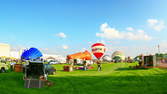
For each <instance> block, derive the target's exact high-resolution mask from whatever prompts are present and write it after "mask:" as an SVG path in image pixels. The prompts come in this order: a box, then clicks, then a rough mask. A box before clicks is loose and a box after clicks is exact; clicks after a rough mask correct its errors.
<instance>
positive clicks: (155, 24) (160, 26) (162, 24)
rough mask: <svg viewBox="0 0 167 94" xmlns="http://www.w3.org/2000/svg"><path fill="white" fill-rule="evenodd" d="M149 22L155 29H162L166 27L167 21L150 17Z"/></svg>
mask: <svg viewBox="0 0 167 94" xmlns="http://www.w3.org/2000/svg"><path fill="white" fill-rule="evenodd" d="M147 23H148V25H149V27H150V28H152V29H153V30H155V31H162V30H163V29H164V28H165V22H164V21H162V20H157V19H148V20H147Z"/></svg>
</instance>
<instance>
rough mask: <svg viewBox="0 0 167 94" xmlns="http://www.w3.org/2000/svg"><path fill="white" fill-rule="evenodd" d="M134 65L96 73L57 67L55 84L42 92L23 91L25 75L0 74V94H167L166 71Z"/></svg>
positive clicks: (107, 66)
mask: <svg viewBox="0 0 167 94" xmlns="http://www.w3.org/2000/svg"><path fill="white" fill-rule="evenodd" d="M133 65H135V63H132V64H128V63H116V64H115V63H112V64H103V66H102V68H103V70H102V71H101V72H98V71H97V70H96V69H97V67H96V65H94V69H91V70H88V71H83V70H77V71H73V72H64V71H62V70H63V66H64V65H54V66H55V67H56V69H57V74H56V75H53V76H49V80H50V81H52V82H53V83H54V85H53V86H51V87H44V88H41V89H36V88H34V89H27V88H24V81H23V79H22V77H23V74H22V73H15V72H11V73H3V74H0V94H167V69H159V68H151V69H131V68H129V66H133Z"/></svg>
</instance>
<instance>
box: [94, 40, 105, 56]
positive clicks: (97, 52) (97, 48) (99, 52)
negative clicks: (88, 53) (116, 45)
mask: <svg viewBox="0 0 167 94" xmlns="http://www.w3.org/2000/svg"><path fill="white" fill-rule="evenodd" d="M105 51H106V48H105V45H104V44H102V43H95V44H93V45H92V53H93V54H94V56H95V57H96V58H97V59H100V58H101V57H102V56H103V55H104V53H105Z"/></svg>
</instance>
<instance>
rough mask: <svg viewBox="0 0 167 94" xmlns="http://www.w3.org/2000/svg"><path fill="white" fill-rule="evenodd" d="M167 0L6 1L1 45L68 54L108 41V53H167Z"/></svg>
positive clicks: (1, 10)
mask: <svg viewBox="0 0 167 94" xmlns="http://www.w3.org/2000/svg"><path fill="white" fill-rule="evenodd" d="M166 5H167V0H1V1H0V43H8V44H10V45H11V46H12V49H13V50H16V49H20V48H29V47H36V48H39V49H41V51H42V52H44V53H48V54H61V55H64V56H65V55H67V54H72V53H75V52H78V51H84V50H89V51H91V45H92V44H93V43H96V42H102V43H104V44H105V46H106V48H107V51H106V54H109V55H111V54H112V53H113V52H114V51H117V50H119V51H123V52H124V53H125V54H126V56H136V55H139V54H141V53H143V54H152V53H157V52H158V50H157V46H158V45H160V51H161V52H167V38H166V35H167V29H166V22H167V12H166V10H167V6H166Z"/></svg>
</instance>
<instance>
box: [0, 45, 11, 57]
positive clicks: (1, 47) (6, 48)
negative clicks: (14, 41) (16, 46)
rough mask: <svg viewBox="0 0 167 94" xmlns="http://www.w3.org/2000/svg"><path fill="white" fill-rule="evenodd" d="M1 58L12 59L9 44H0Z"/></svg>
mask: <svg viewBox="0 0 167 94" xmlns="http://www.w3.org/2000/svg"><path fill="white" fill-rule="evenodd" d="M1 56H6V57H10V45H9V44H4V43H0V57H1Z"/></svg>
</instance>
